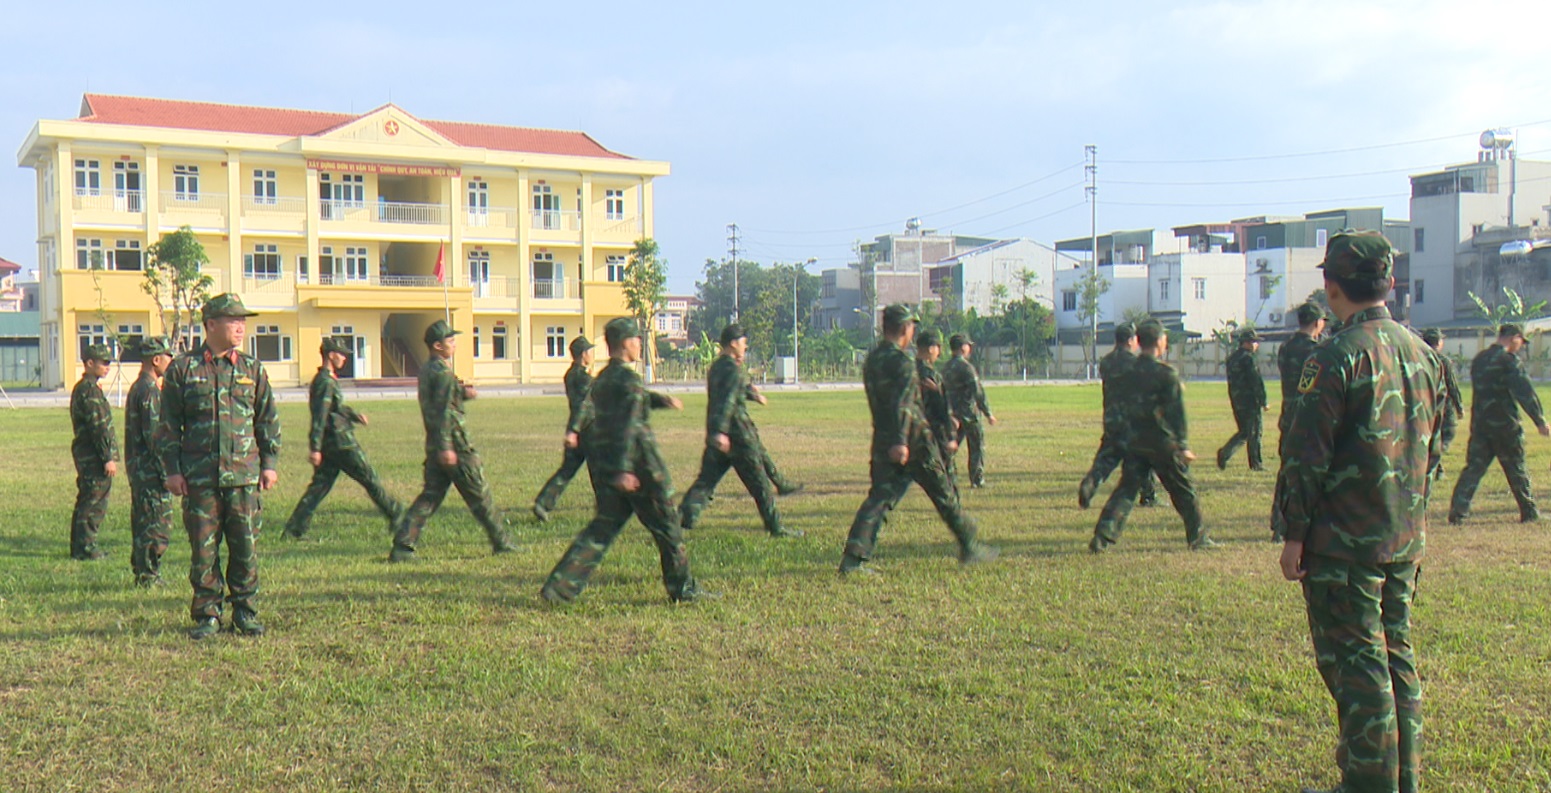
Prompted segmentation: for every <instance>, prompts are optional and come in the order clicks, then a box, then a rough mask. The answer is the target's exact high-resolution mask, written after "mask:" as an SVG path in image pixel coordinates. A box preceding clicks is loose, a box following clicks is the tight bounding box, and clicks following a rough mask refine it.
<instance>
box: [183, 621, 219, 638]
mask: <svg viewBox="0 0 1551 793" xmlns="http://www.w3.org/2000/svg"><path fill="white" fill-rule="evenodd" d="M220 632H221V620H220V618H218V617H205V618H203V619H199V620H195V622H194V627H192V628H190V629H189V632H188V637H189V638H190V639H193V640H194V641H196V642H197V641H199V640H200V639H208V638H210V637H211V636H214V635H216V634H217V633H220Z"/></svg>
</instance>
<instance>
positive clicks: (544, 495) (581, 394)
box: [533, 336, 593, 523]
mask: <svg viewBox="0 0 1551 793" xmlns="http://www.w3.org/2000/svg"><path fill="white" fill-rule="evenodd" d="M592 347H593V345H592V340H591V339H588V338H587V337H586V336H577V337H576V338H574V339H572V340H571V368H569V369H567V370H565V399H566V403H567V404H568V405H569V406H570V408H571V412H570V415H569V416H567V418H566V433H565V445H564V448H565V452H564V456H563V457H561V459H560V468H559V469H557V470H556V471H555V473H554V474H553V475H552V476H550V477H549V481H547V482H545V483H544V487H543V489H541V490H539V494H538V497H537V498H535V499H533V517H535V518H538V520H539V522H540V523H543V522H544V521H546V520H549V512H550V510H552V509H554V508H555V502H557V501H559V500H560V494H561V493H564V492H565V488H566V485H569V484H570V483H571V479H572V477H574V476H576V472H577V471H580V470H582V465H583V464H584V463H586V462H587V452H586V450H584V449H583V448H582V444H581V439H580V437H579V436H578V435H577V433H576V432H574V431H572V430H571V427H574V426H577V425H578V420H579V419H580V418H581V412H582V403H584V402H586V401H587V392H588V391H590V390H592V372H590V371H588V368H589V367H591V366H592V354H593V353H592Z"/></svg>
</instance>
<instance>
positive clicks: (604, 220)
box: [593, 213, 643, 236]
mask: <svg viewBox="0 0 1551 793" xmlns="http://www.w3.org/2000/svg"><path fill="white" fill-rule="evenodd" d="M596 220H597V225H595V226H594V227H593V228H595V229H596V230H597V232H596V233H598V234H606V235H610V236H612V235H616V234H625V235H636V234H640V233H641V232H642V231H643V228H642V224H641V216H640V215H625V216H623V217H621V216H618V215H616V216H614V217H609V216H608V214H607V213H604V214H600V215H598V216H597V218H596Z"/></svg>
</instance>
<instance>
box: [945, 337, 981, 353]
mask: <svg viewBox="0 0 1551 793" xmlns="http://www.w3.org/2000/svg"><path fill="white" fill-rule="evenodd" d="M974 343H975V340H974V339H971V338H970V337H969V334H968V333H955V334H953V335H952V336H949V337H948V349H950V350H957V349H958V348H960V347H963V346H964V345H966V344H974Z"/></svg>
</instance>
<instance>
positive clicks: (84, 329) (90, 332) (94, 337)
mask: <svg viewBox="0 0 1551 793" xmlns="http://www.w3.org/2000/svg"><path fill="white" fill-rule="evenodd" d="M76 334H77V341H78V342H79V343H80V347H81V350H80V353H81V354H80V358H83V359H84V358H85V357H86V348H87V347H90V346H92V345H93V344H102V345H106V344H108V329H107V327H106V326H103V325H84V324H83V325H81V326H79V327H77V328H76Z"/></svg>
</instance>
